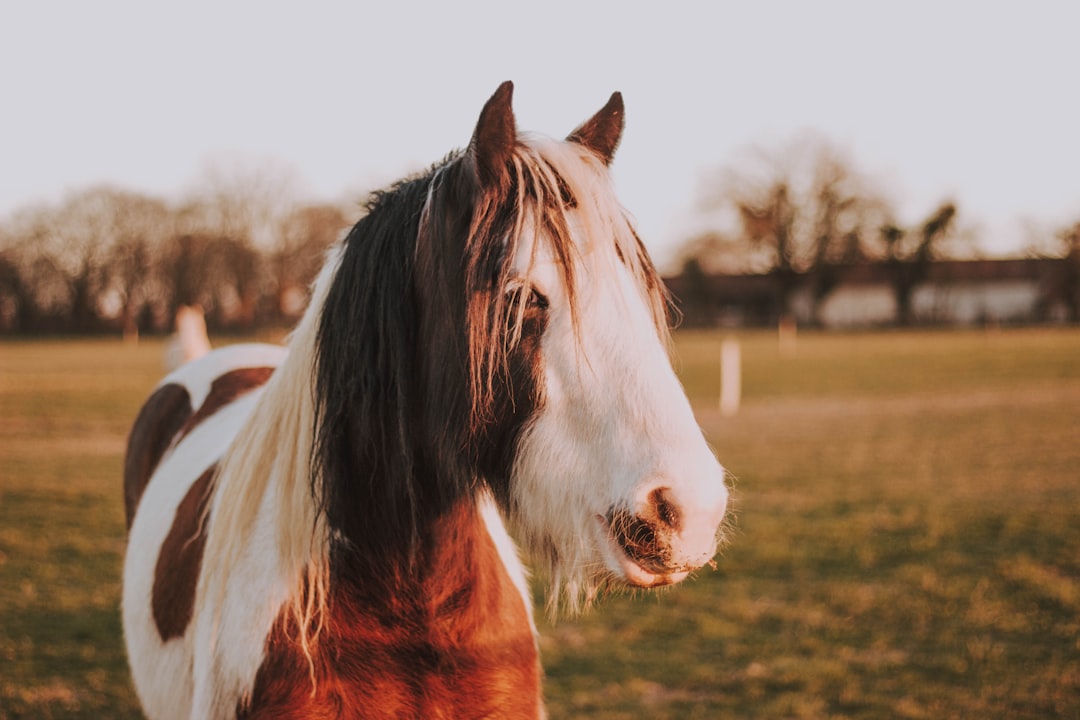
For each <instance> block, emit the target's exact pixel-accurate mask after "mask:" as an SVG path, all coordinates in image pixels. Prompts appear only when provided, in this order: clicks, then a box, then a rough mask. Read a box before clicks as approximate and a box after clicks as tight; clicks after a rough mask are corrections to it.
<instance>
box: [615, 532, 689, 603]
mask: <svg viewBox="0 0 1080 720" xmlns="http://www.w3.org/2000/svg"><path fill="white" fill-rule="evenodd" d="M596 520H597V524H598V526H599V530H600V535H601V536H602V539H601V542H600V547H601V548H602V552H603V554H604V559H605V560H606V561H607V565H608V569H610V570H612V571H613V572H615V573H616V574H617V575H619V576H620V579H621V580H622V581H623V582H625V583H626V584H627V585H631V586H634V587H641V588H655V587H662V586H664V585H674V584H675V583H677V582H679V581H681V580H683V579H685V578H686V576H687V575H689V574H690V571H691V570H692V569H693V568H686V567H677V568H671V567H667V566H665V565H663V564H661V563H660V562H659V561H657V560H653V559H650V558H640V559H635V558H633V557H631V556H630V554H629V553H628V552H627V550H626V548H625V547H624V546H623V543H621V542H620V541H619V538H618V537H617V536H616V533H614V532H612V528H611V523H610V522H609V521H608V519H607V518H605V517H604V516H603V515H597V516H596Z"/></svg>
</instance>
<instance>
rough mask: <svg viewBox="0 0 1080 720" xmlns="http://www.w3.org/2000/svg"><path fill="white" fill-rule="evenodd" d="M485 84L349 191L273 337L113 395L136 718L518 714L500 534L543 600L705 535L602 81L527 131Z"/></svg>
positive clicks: (688, 557)
mask: <svg viewBox="0 0 1080 720" xmlns="http://www.w3.org/2000/svg"><path fill="white" fill-rule="evenodd" d="M512 91H513V85H512V84H511V83H509V82H507V83H504V84H503V85H501V86H500V87H499V88H498V90H497V91H496V92H495V93H494V94H493V95H492V96H491V98H490V99H489V100H488V101H487V103H486V104H485V105H484V106H483V109H482V111H481V113H480V116H479V119H478V121H477V123H476V126H475V130H474V132H473V135H472V137H471V139H470V140H469V143H468V145H467V146H466V147H465V148H464V149H461V150H458V151H454V152H451V153H450V154H449V155H448V156H446V158H444V159H443V160H442V161H440V162H437V163H436V164H434V165H432V166H431V167H430V168H429V169H428V170H426V171H424V172H421V173H419V174H416V175H414V176H412V177H408V178H405V179H403V180H400V181H398V182H397V183H396V184H394V185H392V186H390V187H388V188H387V189H385V190H383V191H381V192H378V193H375V194H373V195H372V196H371V198H370V199H369V201H368V204H367V207H366V214H365V215H364V216H363V217H362V218H361V219H360V220H359V221H358V222H357V223H356V225H355V226H354V227H352V229H351V230H350V231H348V233H347V234H346V236H345V238H344V240H343V241H341V242H340V244H338V245H336V246H335V247H334V248H333V249H332V250H331V251H330V252H329V254H328V258H327V261H326V264H325V266H324V267H323V269H322V270H321V271H320V273H319V275H318V277H317V278H316V280H315V282H314V284H313V286H312V297H311V301H310V305H309V307H308V308H307V310H306V311H305V313H304V315H303V316H302V318H301V320H300V321H299V323H298V325H297V326H296V327H295V329H294V330H293V332H292V334H291V335H290V337H289V339H288V341H287V343H286V345H285V346H284V347H279V346H273V345H265V344H240V345H232V346H227V347H224V348H221V349H217V350H213V351H210V352H208V353H206V354H205V355H203V356H202V357H200V358H198V359H196V360H194V361H192V362H190V363H188V364H186V365H184V366H182V367H180V368H178V369H176V370H175V371H173V372H172V373H171V374H169V375H168V376H166V377H165V378H164V379H163V380H162V381H161V382H160V384H159V385H158V386H157V387H156V389H154V390H153V392H152V394H151V395H150V396H149V398H148V400H147V401H146V403H145V405H144V406H143V407H142V409H141V410H140V412H139V414H138V416H137V418H136V420H135V423H134V425H133V428H132V430H131V433H130V437H129V441H128V448H127V454H126V457H125V465H124V497H125V508H126V518H127V523H128V528H129V537H128V545H127V552H126V556H125V565H124V581H123V598H122V615H123V626H124V637H125V642H126V646H127V652H128V657H129V664H130V666H131V671H132V676H133V680H134V685H135V689H136V691H137V694H138V697H139V700H140V702H141V703H142V706H143V708H144V710H145V712H146V714H147V715H148V716H149V717H152V718H199V719H205V718H210V719H216V718H226V717H229V718H231V717H237V718H323V717H346V718H371V717H379V718H383V717H401V718H494V717H498V718H539V717H543V716H544V706H543V698H542V690H541V677H542V670H541V665H540V658H539V650H538V645H537V631H536V626H535V623H534V619H533V614H532V600H531V596H530V593H529V587H528V584H527V576H526V570H525V565H524V563H523V561H522V560H521V559H520V558H519V552H520V553H521V554H522V555H523V556H525V557H526V558H527V559H528V561H529V563H530V565H531V566H532V567H533V568H535V569H536V570H538V571H539V573H540V574H541V576H542V577H543V578H545V583H546V592H547V604H548V609H549V610H550V611H551V612H553V613H557V612H559V611H567V612H574V611H576V610H580V609H581V608H583V607H585V606H587V605H588V604H589V603H591V602H592V601H593V600H594V599H596V598H597V597H598V596H600V595H602V594H604V593H607V592H610V591H613V590H616V589H618V588H620V587H629V588H653V587H659V586H664V585H671V584H674V583H677V582H679V581H681V580H683V579H684V578H686V577H687V576H688V575H689V574H691V573H692V572H694V571H695V570H697V569H698V568H701V567H702V566H703V565H705V564H706V563H712V562H713V561H712V558H713V556H714V555H715V554H716V551H717V547H718V543H719V542H720V541H722V536H723V532H722V527H723V525H724V518H725V514H726V506H727V498H728V489H727V487H726V484H725V470H724V469H723V467H722V466H721V465H720V463H719V462H718V461H717V459H716V458H715V456H714V454H713V452H712V451H711V449H710V448H709V446H708V444H707V443H706V440H705V438H704V437H703V435H702V432H701V430H700V428H699V427H698V425H697V422H696V421H695V419H694V415H693V413H692V411H691V407H690V403H689V401H688V400H687V397H686V394H685V392H684V390H683V388H682V386H681V384H680V383H679V381H678V379H677V377H676V375H675V373H674V371H673V369H672V365H671V360H670V357H669V353H670V336H669V303H668V297H667V295H666V291H665V289H664V286H663V284H662V282H661V280H660V278H659V277H658V274H657V271H656V269H655V267H654V265H653V263H652V261H651V260H650V258H649V255H648V253H647V252H646V249H645V246H644V244H643V242H642V240H641V239H640V237H639V236H638V234H637V231H636V229H635V225H634V223H633V220H632V218H631V216H630V215H629V213H628V212H627V211H625V210H624V209H623V207H622V206H621V205H620V203H619V201H618V200H617V198H616V195H615V193H614V189H613V183H612V179H611V175H610V165H611V162H612V159H613V157H614V153H615V150H616V147H617V146H618V144H619V142H620V139H621V137H622V133H623V128H624V106H623V100H622V96H621V95H620V94H619V93H615V94H613V95H612V96H611V99H610V100H609V101H608V102H607V104H606V105H605V106H604V107H603V108H602V109H601V110H600V111H598V112H597V113H596V114H595V115H593V116H592V117H591V118H590V119H588V120H587V121H585V122H584V123H583V124H581V125H580V126H579V127H577V128H576V129H575V130H574V131H573V132H571V133H570V134H569V136H567V137H566V138H565V139H563V140H554V139H551V138H548V137H544V136H541V135H533V134H526V133H520V132H519V131H518V129H517V124H516V120H515V117H514V114H513V110H512V107H511V105H512V103H511V98H512ZM714 567H715V565H714Z"/></svg>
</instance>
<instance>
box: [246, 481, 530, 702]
mask: <svg viewBox="0 0 1080 720" xmlns="http://www.w3.org/2000/svg"><path fill="white" fill-rule="evenodd" d="M429 532H430V535H428V536H427V537H426V538H425V541H424V543H423V549H422V550H421V551H419V556H418V557H417V558H416V564H415V565H414V566H412V569H410V568H409V565H408V561H407V559H406V557H405V556H404V553H403V556H402V558H401V560H400V565H399V567H398V568H397V569H398V572H397V573H392V574H393V575H396V576H395V577H387V576H385V575H384V576H378V577H376V576H373V575H372V574H371V573H368V572H365V568H370V567H371V566H370V564H369V563H367V562H366V561H365V560H364V559H362V558H355V557H354V558H344V557H339V558H338V559H337V560H336V561H335V562H334V563H333V565H334V570H333V573H332V576H331V584H330V598H329V614H330V617H329V618H327V619H326V623H325V626H324V627H323V629H322V632H321V635H320V636H319V639H318V641H317V644H316V645H315V647H314V648H313V655H314V668H315V680H316V683H315V686H314V689H313V688H312V683H311V678H310V676H309V667H308V662H307V659H306V658H305V657H304V655H303V653H302V652H301V650H300V648H299V647H298V643H297V640H296V637H297V628H296V624H295V622H294V621H293V620H292V619H291V617H290V616H289V615H286V614H283V615H282V616H281V618H279V620H278V622H277V623H276V624H275V626H274V629H273V631H272V632H271V634H270V636H269V638H268V639H267V644H266V652H265V656H264V659H263V662H262V665H261V666H260V667H259V670H258V673H257V674H256V676H255V684H254V689H253V693H252V696H251V700H250V703H248V704H246V705H241V706H240V707H238V709H237V717H238V718H256V717H258V718H311V717H347V718H385V717H409V718H421V717H422V718H460V719H465V720H467V719H470V718H508V719H511V720H515V719H524V718H537V717H540V715H541V699H540V677H541V671H540V660H539V654H538V652H537V648H536V641H535V638H534V636H533V632H532V627H531V624H530V622H529V616H528V611H527V609H526V607H525V603H524V601H523V599H522V597H521V594H520V593H519V592H518V589H517V588H516V587H515V586H514V583H513V581H512V580H511V579H510V576H509V574H508V573H507V571H506V568H505V567H504V566H503V564H502V560H501V559H500V557H499V555H498V550H497V549H496V547H495V544H494V542H493V541H492V540H491V537H490V535H489V534H488V532H487V529H486V528H485V526H484V523H483V520H482V519H481V517H480V515H479V513H478V511H477V508H476V507H475V505H474V504H473V503H472V502H466V501H462V502H461V503H459V504H458V505H457V506H456V507H455V508H454V509H453V510H452V511H451V512H449V513H448V514H447V515H446V516H444V517H442V518H440V519H439V520H437V521H436V523H435V527H434V528H433V529H431V530H430V531H429Z"/></svg>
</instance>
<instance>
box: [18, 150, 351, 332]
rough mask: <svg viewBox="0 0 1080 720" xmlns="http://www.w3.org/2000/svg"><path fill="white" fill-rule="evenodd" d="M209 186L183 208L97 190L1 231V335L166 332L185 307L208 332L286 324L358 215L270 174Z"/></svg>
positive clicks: (217, 179) (219, 179)
mask: <svg viewBox="0 0 1080 720" xmlns="http://www.w3.org/2000/svg"><path fill="white" fill-rule="evenodd" d="M205 180H206V182H204V183H203V186H202V191H201V192H199V193H197V194H195V195H194V196H192V197H190V198H188V199H186V200H184V201H182V202H180V203H169V202H166V201H164V200H162V199H160V198H156V197H151V196H148V195H144V194H140V193H136V192H130V191H126V190H119V189H116V188H112V187H104V186H102V187H93V188H90V189H86V190H82V191H79V192H76V193H73V194H71V195H69V196H68V197H66V198H65V199H63V200H62V201H60V202H58V203H55V204H40V205H35V206H31V207H25V208H23V209H21V210H19V211H17V212H15V213H14V214H13V215H12V216H11V217H10V218H8V219H7V220H6V221H4V222H2V223H0V332H4V333H7V334H15V333H21V334H39V333H101V332H123V333H125V334H126V335H133V334H137V333H155V332H157V333H161V332H168V331H170V330H171V328H172V323H173V318H174V317H175V314H176V311H177V309H178V308H179V307H180V306H181V305H198V306H201V307H202V309H203V310H204V312H205V313H206V319H207V324H208V326H209V327H210V328H211V329H212V330H233V331H246V330H251V329H253V328H256V327H260V326H268V325H281V324H287V323H289V322H291V321H292V320H293V319H295V317H296V316H297V315H298V314H299V313H300V312H301V311H302V310H303V307H304V305H305V304H306V301H307V292H308V288H309V285H310V283H311V281H312V280H313V279H314V277H315V274H316V273H317V272H318V270H319V268H320V267H321V266H322V263H323V261H324V259H325V253H326V251H327V249H328V248H329V247H330V246H331V244H332V243H333V242H334V241H335V239H337V238H338V237H339V236H340V234H341V232H342V231H343V229H344V228H346V227H347V226H348V225H350V224H351V223H352V222H354V221H355V219H356V217H350V213H351V214H352V215H356V214H357V212H355V211H351V210H349V209H348V208H343V207H340V206H337V205H334V204H329V203H301V202H298V201H297V200H295V198H294V191H293V188H292V182H291V180H290V179H289V178H288V177H287V176H284V175H282V174H281V173H278V172H273V171H269V172H268V171H267V170H266V169H265V168H260V169H257V170H256V171H254V172H251V171H244V172H240V173H239V174H235V173H234V176H233V177H228V173H224V172H217V173H213V174H212V176H211V177H209V178H206V179H205Z"/></svg>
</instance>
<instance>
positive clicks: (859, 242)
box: [0, 136, 1080, 335]
mask: <svg viewBox="0 0 1080 720" xmlns="http://www.w3.org/2000/svg"><path fill="white" fill-rule="evenodd" d="M704 185H705V188H704V192H703V202H702V207H701V217H702V218H703V220H704V223H703V227H704V228H705V229H704V230H703V231H701V232H699V233H697V234H695V235H693V236H692V237H691V238H690V239H689V240H688V241H687V242H686V243H684V245H683V246H682V248H681V250H680V253H679V257H678V258H677V262H678V264H679V275H678V277H677V278H676V280H677V281H678V282H679V287H680V290H681V291H680V293H679V300H680V302H681V305H682V310H683V313H684V315H685V316H686V317H687V319H688V320H690V321H691V322H693V320H694V318H695V316H696V315H698V316H700V317H702V318H704V317H706V315H707V314H708V313H707V311H703V310H701V308H705V307H706V306H707V305H708V301H709V299H708V297H707V293H708V287H709V285H708V282H707V280H708V279H709V278H710V277H713V278H714V277H716V276H738V275H747V274H750V275H756V276H765V277H767V278H768V279H769V287H770V288H774V290H772V291H771V292H773V294H774V297H772V298H770V303H771V305H772V307H773V310H772V311H771V312H772V314H773V315H774V316H776V317H783V316H785V315H791V314H792V301H793V298H794V297H795V295H796V293H798V294H799V296H800V297H801V298H802V299H803V301H806V300H808V301H809V303H810V306H811V313H810V314H811V316H814V317H816V315H817V312H818V309H819V308H820V307H821V306H822V304H823V303H824V301H825V300H826V299H827V298H828V297H829V295H830V293H832V292H833V290H835V289H836V287H837V286H838V285H839V284H840V283H842V282H843V280H844V277H845V273H847V272H849V271H850V270H851V268H854V267H857V266H859V265H862V264H868V263H876V264H878V265H879V266H881V267H883V268H884V269H885V271H886V272H887V276H888V278H889V284H890V285H891V286H892V290H893V294H894V297H895V301H896V308H897V322H898V323H900V324H908V323H910V322H912V320H913V312H912V295H913V292H914V290H915V288H916V287H917V286H918V285H919V284H920V283H922V282H924V281H925V279H926V277H927V276H928V274H929V272H930V269H931V265H932V263H934V262H935V261H938V260H941V259H950V258H952V259H955V258H969V257H974V256H976V255H977V252H978V251H977V247H976V244H975V238H974V235H973V232H972V231H971V230H970V229H965V228H964V227H963V226H962V225H961V224H960V218H961V213H960V209H959V208H958V206H957V204H956V203H955V202H953V201H951V200H949V199H944V200H942V201H941V202H940V203H938V204H937V205H936V206H934V207H930V208H927V210H926V214H925V216H924V217H923V219H922V220H920V221H918V222H915V223H910V224H905V223H903V222H901V221H899V220H898V219H897V213H896V211H895V208H894V207H893V205H892V204H891V203H890V202H889V200H888V199H887V197H886V194H885V193H883V192H881V191H880V189H879V188H878V187H877V183H876V182H875V180H874V178H872V177H870V176H868V175H866V174H864V173H862V172H860V171H859V170H858V169H857V168H856V167H855V165H854V163H853V162H851V160H850V159H849V158H847V157H846V156H845V155H844V154H843V153H842V152H840V151H839V150H837V149H836V147H835V146H833V145H832V144H830V143H829V142H828V141H827V140H825V139H823V138H821V137H817V136H803V137H800V138H796V139H795V140H794V141H791V142H788V143H787V144H784V145H780V146H777V147H774V148H772V149H768V150H764V151H762V150H758V151H755V152H753V153H750V154H747V155H745V156H743V157H737V158H735V159H734V162H733V163H732V164H730V165H729V166H727V167H723V168H720V169H719V170H717V171H716V172H715V173H714V175H713V176H712V178H711V180H710V181H707V182H706V183H704ZM199 188H200V190H199V191H198V192H196V193H194V194H192V195H191V196H190V197H187V198H186V199H184V200H182V201H181V202H178V203H170V202H167V201H165V200H162V199H160V198H156V197H152V196H149V195H144V194H141V193H137V192H131V191H126V190H120V189H116V188H112V187H105V186H100V187H93V188H89V189H86V190H82V191H79V192H76V193H73V194H71V195H69V196H67V197H66V198H65V199H63V200H61V201H60V202H58V203H54V204H39V205H34V206H29V207H24V208H22V209H21V210H18V211H17V212H15V213H14V214H13V215H12V216H10V217H9V218H6V219H4V220H3V221H0V333H4V334H16V333H25V334H40V333H100V332H123V333H125V334H128V335H133V334H137V333H148V332H150V333H154V332H158V333H161V332H168V331H170V330H171V327H172V323H173V318H174V317H175V314H176V311H177V309H178V308H179V307H180V306H181V305H198V306H201V307H202V308H203V310H204V312H205V313H206V318H207V324H208V326H209V327H210V329H211V330H215V331H221V330H231V331H247V330H251V329H254V328H257V327H262V326H281V325H288V324H291V323H292V322H293V321H294V320H295V318H296V317H297V316H298V315H299V314H300V312H302V310H303V308H304V306H305V304H306V302H307V292H308V288H309V286H310V283H311V281H312V280H313V279H314V276H315V274H316V273H317V272H318V270H319V268H320V267H321V266H322V263H323V261H324V258H325V253H326V251H327V249H328V248H329V247H330V245H331V244H332V243H333V242H334V241H335V240H336V239H337V238H338V237H340V235H341V233H342V231H343V230H344V229H345V228H347V227H348V226H349V225H351V224H352V223H353V222H355V220H356V219H357V218H358V216H359V213H360V205H359V204H355V205H353V206H340V205H335V204H332V203H303V202H299V201H298V200H297V199H296V197H297V195H298V193H297V192H296V189H295V182H294V181H293V180H292V178H291V176H290V175H289V174H288V173H283V172H282V171H281V170H280V168H275V167H267V166H263V167H244V166H240V165H237V166H233V167H228V168H223V167H211V168H210V169H209V172H207V173H205V177H203V178H201V181H200V183H199ZM1031 252H1032V254H1036V255H1040V256H1043V257H1053V258H1057V259H1059V260H1060V261H1061V268H1062V270H1061V273H1060V274H1061V280H1060V284H1061V286H1062V288H1061V291H1060V292H1061V293H1062V295H1063V296H1064V297H1065V298H1066V300H1067V304H1068V308H1069V313H1070V319H1071V320H1072V321H1074V322H1077V321H1080V221H1077V222H1076V223H1074V224H1072V225H1070V226H1067V227H1064V228H1061V229H1060V230H1058V231H1057V232H1050V233H1046V234H1045V237H1043V238H1042V242H1041V243H1039V244H1037V246H1036V247H1033V249H1032V251H1031ZM699 311H700V312H699ZM705 321H707V320H705Z"/></svg>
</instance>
